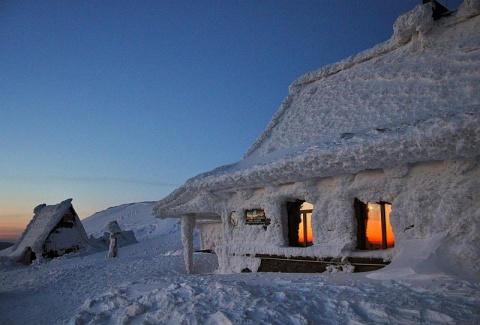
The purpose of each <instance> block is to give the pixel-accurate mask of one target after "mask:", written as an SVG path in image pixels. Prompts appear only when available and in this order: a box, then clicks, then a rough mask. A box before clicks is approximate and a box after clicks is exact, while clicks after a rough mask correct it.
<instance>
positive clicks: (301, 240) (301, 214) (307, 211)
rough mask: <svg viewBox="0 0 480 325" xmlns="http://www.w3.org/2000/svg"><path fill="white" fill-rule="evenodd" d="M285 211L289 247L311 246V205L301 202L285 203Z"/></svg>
mask: <svg viewBox="0 0 480 325" xmlns="http://www.w3.org/2000/svg"><path fill="white" fill-rule="evenodd" d="M287 211H288V240H289V244H290V246H302V247H307V246H312V245H313V234H312V212H313V205H312V204H310V203H308V202H305V201H302V200H296V201H295V202H287Z"/></svg>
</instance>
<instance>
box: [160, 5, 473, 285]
mask: <svg viewBox="0 0 480 325" xmlns="http://www.w3.org/2000/svg"><path fill="white" fill-rule="evenodd" d="M479 14H480V2H479V1H477V0H470V1H465V2H464V3H463V4H462V5H461V6H460V8H459V9H458V11H456V12H454V13H452V14H451V15H449V16H447V17H443V18H442V19H440V20H438V21H434V20H433V19H432V9H431V4H424V5H418V6H416V7H415V8H414V9H413V10H411V11H410V12H407V13H405V14H403V15H401V16H400V17H399V18H398V19H397V21H396V22H395V24H394V33H393V36H392V37H391V38H390V39H389V40H388V41H386V42H384V43H381V44H379V45H377V46H375V47H373V48H372V49H369V50H366V51H364V52H361V53H358V54H356V55H353V56H351V57H349V58H347V59H345V60H342V61H340V62H338V63H335V64H332V65H329V66H326V67H323V68H321V69H319V70H316V71H313V72H309V73H307V74H305V75H303V76H301V77H300V78H298V79H297V80H295V81H294V82H293V83H292V85H291V86H290V92H289V95H288V96H287V98H285V100H284V101H283V103H282V105H281V106H280V108H279V110H278V112H277V113H276V114H275V115H274V116H273V118H272V120H271V122H270V123H269V124H268V126H267V127H266V129H265V131H264V132H263V133H262V134H261V135H260V136H259V137H258V139H257V140H256V141H255V142H254V143H253V145H252V146H251V148H250V149H249V150H248V151H247V152H246V154H245V155H244V156H243V158H242V159H241V160H240V161H239V162H237V163H234V164H231V165H227V166H222V167H219V168H217V169H214V170H212V171H209V172H206V173H203V174H200V175H198V176H196V177H193V178H191V179H189V180H188V181H187V182H186V183H185V184H184V185H183V186H181V187H180V188H178V189H177V190H175V191H174V192H172V193H171V194H170V195H169V196H167V197H165V198H164V199H162V200H160V201H159V202H158V204H157V205H156V206H155V208H154V214H155V215H156V216H158V217H159V218H179V217H182V216H187V217H185V218H184V219H185V220H187V219H188V218H195V219H197V220H202V219H204V218H210V219H215V218H216V219H217V220H218V222H220V221H221V222H222V227H221V228H219V229H221V230H220V231H221V232H222V237H223V240H222V242H221V243H219V244H218V245H217V246H216V250H217V254H218V258H219V265H220V267H219V272H225V273H227V272H240V271H241V270H242V269H245V268H248V269H250V270H253V271H255V270H257V269H258V267H259V265H260V260H259V259H258V258H255V255H256V254H270V255H282V256H285V257H289V256H305V257H308V256H310V257H316V258H323V257H327V256H330V257H342V256H363V257H381V258H384V259H386V260H391V261H392V264H391V265H390V266H389V267H394V266H395V263H396V261H397V262H398V261H400V260H404V261H409V263H411V265H410V267H412V269H415V270H417V271H418V272H420V270H421V269H422V268H421V266H420V265H421V263H422V261H425V260H428V259H429V258H431V257H432V256H433V255H435V254H437V255H441V256H443V257H444V259H443V263H440V264H441V267H440V266H439V267H440V268H439V271H440V270H441V271H442V272H444V271H445V272H450V271H451V272H455V271H459V270H462V272H463V271H465V272H467V273H469V274H470V276H473V277H476V278H477V279H478V276H479V274H480V231H479V230H480V229H479V220H480V191H479V188H480V177H479V176H480V165H479V161H480V158H479V157H480V16H479ZM297 199H298V200H303V201H308V202H309V203H312V204H313V206H314V208H313V212H312V221H311V223H312V225H311V227H312V233H313V241H312V242H313V246H311V247H306V248H298V247H290V246H291V245H289V242H288V236H289V231H290V228H289V227H290V226H289V224H287V222H288V220H289V218H290V217H289V215H288V213H289V212H288V211H287V210H288V209H287V208H286V207H285V204H286V203H288V202H292V201H295V200H297ZM356 200H358V201H361V202H363V203H365V204H366V203H367V202H372V203H373V202H388V204H390V203H391V214H390V224H391V226H392V229H393V233H394V235H395V248H393V249H387V250H384V251H362V252H360V251H359V250H358V249H357V248H358V241H359V238H360V237H361V234H360V232H359V227H360V225H359V221H357V220H358V216H357V212H356V210H355V208H354V201H355V202H356ZM249 209H260V210H261V211H264V212H265V215H266V217H267V218H268V222H265V224H264V225H263V226H261V225H251V224H247V222H246V216H245V215H246V211H248V210H249ZM232 216H235V218H237V219H238V220H237V221H238V224H237V225H235V226H234V225H233V223H232V221H231V217H232ZM185 236H186V237H185V238H186V239H188V236H189V235H188V234H186V235H185ZM439 236H440V237H439ZM439 238H441V239H440V240H439ZM416 240H421V241H423V242H422V243H423V245H426V246H427V247H429V249H428V250H427V251H424V252H423V253H422V254H423V255H422V256H423V257H422V258H420V257H419V256H417V257H416V258H414V256H413V255H414V253H415V252H414V251H412V250H411V249H410V248H409V249H407V247H411V246H410V243H411V241H416ZM187 243H188V240H187ZM187 246H188V245H187ZM404 256H406V257H405V258H404ZM409 256H410V258H409ZM415 263H417V264H418V265H416V264H415ZM414 264H415V265H416V266H415V265H414ZM389 267H387V268H386V269H385V270H388V269H389Z"/></svg>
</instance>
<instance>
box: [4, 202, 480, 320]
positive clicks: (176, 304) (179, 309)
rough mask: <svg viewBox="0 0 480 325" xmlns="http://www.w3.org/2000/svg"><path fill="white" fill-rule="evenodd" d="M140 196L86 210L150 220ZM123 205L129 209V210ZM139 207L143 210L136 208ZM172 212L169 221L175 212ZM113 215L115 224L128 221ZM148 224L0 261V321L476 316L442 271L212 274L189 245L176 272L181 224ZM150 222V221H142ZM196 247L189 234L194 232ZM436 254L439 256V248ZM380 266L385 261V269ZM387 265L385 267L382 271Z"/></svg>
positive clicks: (104, 216)
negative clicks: (87, 243)
mask: <svg viewBox="0 0 480 325" xmlns="http://www.w3.org/2000/svg"><path fill="white" fill-rule="evenodd" d="M146 205H147V204H146V203H138V204H131V205H123V206H120V207H116V208H112V209H109V210H105V211H102V212H100V213H97V214H96V215H95V218H88V219H86V220H85V221H84V222H85V225H86V228H87V229H90V230H89V231H88V234H89V235H91V231H92V227H91V226H92V224H90V225H89V223H90V222H92V223H94V224H97V225H107V224H108V222H109V221H110V220H112V218H113V219H114V218H116V217H118V216H122V215H129V216H130V217H129V218H130V221H129V224H130V225H131V226H132V227H133V228H135V229H136V231H137V233H141V232H142V231H143V230H144V229H142V228H141V227H140V226H139V225H140V224H144V225H145V227H148V224H149V220H150V221H152V222H154V221H155V219H154V218H153V217H152V216H151V211H148V209H145V207H146ZM132 211H138V212H137V213H132ZM140 211H142V212H140ZM176 221H177V220H176ZM119 223H120V226H121V227H122V229H123V230H132V229H129V228H128V227H126V226H125V224H126V223H121V222H119ZM164 226H165V229H163V228H161V227H160V226H157V228H156V230H155V231H154V232H152V231H150V232H149V236H147V237H144V238H143V240H142V241H141V242H140V243H138V244H135V245H130V246H127V247H121V248H120V249H119V257H118V258H116V259H106V258H105V252H101V253H97V254H92V255H87V256H85V255H83V256H82V255H75V254H70V255H66V256H63V257H61V258H56V259H54V260H52V261H49V262H44V263H41V264H33V265H32V266H28V267H27V266H23V265H4V266H3V267H0V324H9V325H15V324H67V323H70V324H365V323H378V324H390V323H393V324H416V323H422V322H423V323H427V324H476V323H478V321H479V320H480V283H478V282H472V281H467V280H464V279H460V278H455V277H449V276H446V275H444V274H436V273H430V274H429V273H428V265H426V266H424V268H423V270H422V272H423V273H422V274H419V273H416V271H415V270H412V269H409V270H407V271H406V270H405V269H402V268H401V265H400V266H397V267H396V270H397V271H396V272H390V273H388V272H384V273H381V272H379V271H377V272H371V273H352V274H339V273H334V274H281V273H242V274H235V275H233V274H230V275H218V274H215V269H216V268H217V266H218V265H217V262H216V256H215V255H214V254H205V253H195V254H194V264H195V268H194V271H195V274H193V275H190V276H189V275H187V274H186V272H185V266H184V260H183V254H182V244H181V239H180V228H179V227H178V226H177V227H174V230H172V228H170V225H168V224H164ZM150 230H151V229H150ZM195 245H196V247H198V245H199V241H198V238H197V239H196V240H195ZM439 258H440V257H439ZM385 270H386V269H385ZM386 274H390V275H389V276H388V277H387V276H386Z"/></svg>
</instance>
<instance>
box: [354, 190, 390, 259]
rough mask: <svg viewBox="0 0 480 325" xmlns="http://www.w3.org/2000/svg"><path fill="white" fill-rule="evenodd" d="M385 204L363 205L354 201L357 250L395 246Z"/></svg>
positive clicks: (388, 213)
mask: <svg viewBox="0 0 480 325" xmlns="http://www.w3.org/2000/svg"><path fill="white" fill-rule="evenodd" d="M391 211H392V205H391V204H390V203H387V202H378V203H367V204H365V203H363V202H361V201H359V200H357V199H355V214H356V217H357V248H358V249H363V250H376V249H387V248H391V247H393V246H394V245H395V237H394V235H393V230H392V226H391V225H390V212H391Z"/></svg>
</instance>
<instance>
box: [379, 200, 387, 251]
mask: <svg viewBox="0 0 480 325" xmlns="http://www.w3.org/2000/svg"><path fill="white" fill-rule="evenodd" d="M380 213H381V218H382V249H387V224H386V218H385V202H380Z"/></svg>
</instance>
